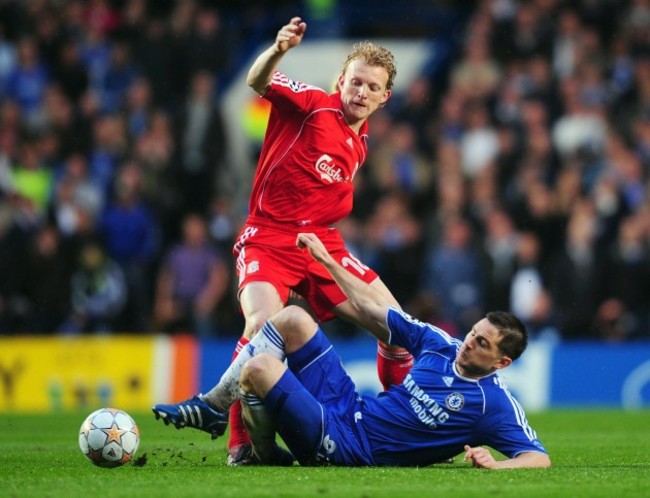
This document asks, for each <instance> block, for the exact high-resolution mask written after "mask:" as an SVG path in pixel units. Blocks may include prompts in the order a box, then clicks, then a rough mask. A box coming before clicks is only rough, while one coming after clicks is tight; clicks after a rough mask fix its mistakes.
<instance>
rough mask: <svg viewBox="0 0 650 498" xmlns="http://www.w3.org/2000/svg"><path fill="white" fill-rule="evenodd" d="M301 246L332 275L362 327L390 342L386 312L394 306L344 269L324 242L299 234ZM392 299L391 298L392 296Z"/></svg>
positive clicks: (313, 236)
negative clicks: (355, 312)
mask: <svg viewBox="0 0 650 498" xmlns="http://www.w3.org/2000/svg"><path fill="white" fill-rule="evenodd" d="M296 243H297V244H298V247H302V248H306V249H308V250H309V253H310V254H311V255H312V257H313V258H314V259H315V260H316V261H318V262H319V263H321V264H322V265H323V266H324V267H325V268H326V269H327V271H328V272H329V273H330V275H332V278H333V279H334V280H335V281H336V283H337V284H338V286H339V287H340V288H341V290H342V291H343V293H344V294H345V295H346V296H347V298H348V299H349V301H350V303H351V304H352V306H354V308H355V309H356V310H357V311H358V312H359V315H360V318H361V320H362V326H363V327H364V328H365V329H367V330H368V331H369V332H371V333H372V334H373V335H374V336H375V337H377V339H379V340H380V341H383V342H387V341H388V339H389V333H388V328H387V326H386V313H387V312H388V308H389V306H391V305H392V304H393V303H392V302H391V301H388V300H387V298H386V297H385V296H384V295H383V294H382V293H381V292H378V291H377V290H375V289H373V288H372V287H371V286H370V285H368V284H367V283H365V282H364V281H363V280H361V279H359V278H357V277H356V276H354V275H353V274H352V273H350V272H349V271H347V270H346V269H345V268H343V267H342V266H341V265H340V264H339V263H337V262H336V260H334V258H333V257H332V256H331V255H330V253H329V252H328V251H327V249H326V248H325V246H324V245H323V243H322V242H321V240H320V239H319V238H318V237H317V236H316V235H314V234H313V233H300V234H298V239H297V240H296ZM391 297H392V296H391Z"/></svg>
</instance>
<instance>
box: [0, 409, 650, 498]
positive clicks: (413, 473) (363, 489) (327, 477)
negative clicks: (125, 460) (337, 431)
mask: <svg viewBox="0 0 650 498" xmlns="http://www.w3.org/2000/svg"><path fill="white" fill-rule="evenodd" d="M89 412H90V410H89ZM86 415H87V414H86V413H65V414H51V415H20V414H0V496H2V497H12V498H13V497H16V498H18V497H20V498H22V497H77V496H78V497H97V498H101V497H104V496H106V497H109V496H110V497H111V498H113V497H157V498H159V497H167V496H170V497H171V496H173V497H180V496H182V497H183V498H187V497H193V496H215V497H219V498H222V497H223V498H225V497H246V498H249V497H264V496H268V497H285V496H286V497H300V498H303V497H312V496H318V497H345V498H381V497H390V498H396V497H416V496H417V497H419V496H423V497H424V496H457V497H472V496H481V497H490V496H495V497H497V496H498V497H499V498H502V497H522V496H526V497H535V496H543V497H547V496H548V497H553V496H558V497H590V498H591V497H608V498H609V497H626V498H628V497H648V496H650V457H649V456H648V451H647V449H648V447H649V446H650V412H648V411H645V412H644V411H640V412H621V411H551V412H546V413H537V414H531V415H530V416H529V421H530V423H531V425H532V426H533V427H534V428H535V429H536V430H537V433H538V435H539V437H540V439H541V440H542V441H543V442H544V444H545V446H546V447H547V449H548V450H549V453H550V454H551V458H552V460H553V468H551V469H527V470H507V471H499V472H492V471H486V470H479V469H474V468H472V467H470V466H469V465H468V464H465V463H463V462H462V458H460V457H459V458H456V461H455V463H453V464H440V465H434V466H431V467H426V468H408V469H406V468H338V467H327V468H302V467H299V466H294V467H292V468H273V467H248V468H230V467H227V466H226V465H225V456H226V448H225V441H226V439H225V438H222V439H219V440H217V441H211V440H210V438H209V436H207V435H206V434H203V433H199V432H197V431H194V430H191V429H184V430H181V431H177V430H175V429H173V428H172V427H165V426H164V425H163V424H162V423H161V422H159V421H158V422H157V421H155V420H154V418H153V415H151V414H150V413H141V414H138V413H132V415H133V417H134V418H135V420H136V422H137V423H138V426H139V427H140V432H141V434H142V439H141V442H140V448H139V449H138V452H137V455H136V459H137V458H138V457H140V460H141V461H142V460H145V458H143V457H146V462H145V463H144V465H140V466H138V465H134V464H133V463H129V464H127V465H125V466H124V467H121V468H117V469H102V468H98V467H95V466H94V465H92V464H91V463H90V461H88V460H87V459H86V458H85V457H84V456H83V455H82V454H81V452H80V450H79V447H78V445H77V433H78V430H79V426H80V425H81V422H82V421H83V419H84V418H85V416H86ZM141 463H142V462H141Z"/></svg>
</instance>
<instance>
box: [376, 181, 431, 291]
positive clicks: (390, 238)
mask: <svg viewBox="0 0 650 498" xmlns="http://www.w3.org/2000/svg"><path fill="white" fill-rule="evenodd" d="M408 199H409V197H408V196H406V195H404V194H402V193H399V192H394V193H391V194H387V195H385V196H383V197H382V198H381V199H380V200H379V201H378V202H377V204H375V211H374V213H373V214H372V215H371V216H370V218H369V219H368V221H367V223H366V232H365V233H366V240H365V244H364V245H365V246H366V248H367V249H368V248H369V251H370V252H371V253H373V255H368V254H367V256H368V257H367V260H368V261H369V262H372V263H371V264H372V266H373V267H374V268H376V270H377V271H378V272H379V273H380V274H381V276H382V280H383V281H384V283H386V285H387V286H389V287H390V288H391V289H392V293H393V295H394V296H395V299H397V300H398V301H399V302H402V303H405V304H408V303H409V302H410V301H411V300H412V299H413V298H415V296H416V294H417V292H418V289H417V287H414V286H413V282H417V281H418V280H419V276H420V273H421V271H422V264H421V263H422V256H423V253H424V241H423V238H422V228H421V226H420V223H419V221H418V219H417V218H416V217H415V216H414V214H413V213H412V211H411V208H410V206H409V203H408Z"/></svg>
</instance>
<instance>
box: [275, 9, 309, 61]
mask: <svg viewBox="0 0 650 498" xmlns="http://www.w3.org/2000/svg"><path fill="white" fill-rule="evenodd" d="M306 29H307V24H306V23H304V22H302V20H301V19H300V17H294V18H292V19H291V21H289V24H286V25H285V26H282V28H280V31H278V36H276V38H275V46H276V48H277V49H278V52H280V53H282V54H283V53H285V52H286V51H287V50H289V49H291V48H293V47H295V46H296V45H298V44H299V43H300V42H301V41H302V37H303V36H304V35H305V30H306Z"/></svg>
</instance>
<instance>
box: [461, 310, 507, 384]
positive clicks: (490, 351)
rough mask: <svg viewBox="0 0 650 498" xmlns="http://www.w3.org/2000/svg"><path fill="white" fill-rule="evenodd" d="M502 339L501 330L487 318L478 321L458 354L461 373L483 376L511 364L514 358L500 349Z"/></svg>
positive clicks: (470, 375) (468, 375)
mask: <svg viewBox="0 0 650 498" xmlns="http://www.w3.org/2000/svg"><path fill="white" fill-rule="evenodd" d="M500 341H501V336H500V334H499V331H498V330H497V328H496V327H495V326H494V325H492V324H491V323H490V321H489V320H488V319H487V318H483V319H482V320H480V321H479V322H477V323H476V324H475V325H474V326H473V327H472V330H471V331H470V332H469V334H467V336H466V337H465V340H464V341H463V344H462V346H461V347H460V350H459V351H458V355H456V366H457V367H458V369H459V373H460V374H462V375H465V376H467V377H483V376H485V375H489V374H491V373H492V372H494V371H495V370H498V369H499V368H504V367H507V366H508V365H510V363H512V360H511V359H510V358H508V357H507V356H505V355H504V354H503V353H501V351H500V350H499V342H500Z"/></svg>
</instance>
